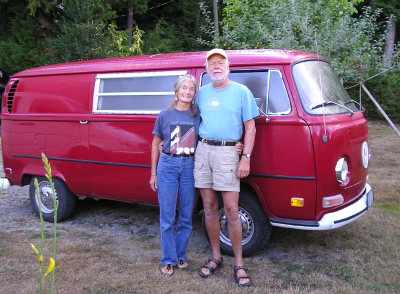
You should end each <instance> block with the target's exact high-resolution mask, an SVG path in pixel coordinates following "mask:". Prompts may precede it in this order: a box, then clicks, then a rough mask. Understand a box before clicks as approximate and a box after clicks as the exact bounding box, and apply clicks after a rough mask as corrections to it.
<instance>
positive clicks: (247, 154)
mask: <svg viewBox="0 0 400 294" xmlns="http://www.w3.org/2000/svg"><path fill="white" fill-rule="evenodd" d="M242 155H243V156H246V157H247V158H248V159H250V154H249V153H243V154H242Z"/></svg>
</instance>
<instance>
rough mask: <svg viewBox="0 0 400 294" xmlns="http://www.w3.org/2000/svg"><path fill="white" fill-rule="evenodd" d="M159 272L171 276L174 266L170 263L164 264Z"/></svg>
mask: <svg viewBox="0 0 400 294" xmlns="http://www.w3.org/2000/svg"><path fill="white" fill-rule="evenodd" d="M161 273H162V274H163V275H167V276H172V275H173V274H174V267H173V265H172V264H167V265H164V266H163V267H162V268H161Z"/></svg>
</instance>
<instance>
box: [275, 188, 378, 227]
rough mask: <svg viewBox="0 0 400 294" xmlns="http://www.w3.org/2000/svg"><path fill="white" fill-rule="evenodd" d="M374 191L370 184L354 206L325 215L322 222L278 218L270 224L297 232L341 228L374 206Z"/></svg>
mask: <svg viewBox="0 0 400 294" xmlns="http://www.w3.org/2000/svg"><path fill="white" fill-rule="evenodd" d="M373 201H374V191H373V189H372V188H371V186H370V185H369V184H366V185H365V189H364V191H363V193H362V194H361V196H360V198H359V199H358V200H357V201H356V202H354V203H353V204H351V205H349V206H347V207H345V208H343V209H341V210H338V211H335V212H331V213H327V214H325V215H324V216H323V217H322V219H321V220H320V221H298V220H286V219H278V218H270V220H269V221H270V223H271V225H273V226H276V227H282V228H290V229H297V230H310V231H324V230H331V229H336V228H340V227H342V226H344V225H347V224H348V223H351V222H352V221H354V220H356V219H358V218H359V217H360V216H362V215H363V214H364V213H366V212H367V210H368V209H369V208H370V207H371V206H372V203H373Z"/></svg>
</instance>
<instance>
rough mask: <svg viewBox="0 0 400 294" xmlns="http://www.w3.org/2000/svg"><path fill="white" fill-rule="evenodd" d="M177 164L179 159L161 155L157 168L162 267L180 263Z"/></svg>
mask: <svg viewBox="0 0 400 294" xmlns="http://www.w3.org/2000/svg"><path fill="white" fill-rule="evenodd" d="M177 162H178V160H177V158H174V157H171V156H168V155H164V154H161V157H160V160H159V163H158V167H157V185H158V202H159V205H160V231H161V251H162V258H161V265H162V266H165V265H167V264H172V265H176V264H177V263H178V258H177V255H176V244H175V229H174V225H175V211H176V200H177V194H178V182H179V164H177Z"/></svg>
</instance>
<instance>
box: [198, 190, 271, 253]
mask: <svg viewBox="0 0 400 294" xmlns="http://www.w3.org/2000/svg"><path fill="white" fill-rule="evenodd" d="M239 217H240V221H241V223H242V254H243V257H248V256H251V255H255V254H256V253H257V252H259V251H260V250H261V249H263V248H264V247H265V245H267V243H268V241H269V238H270V236H271V230H272V227H271V224H270V223H269V221H268V218H267V217H266V216H265V213H264V210H263V209H262V206H261V204H260V202H259V201H258V199H257V197H256V195H255V194H254V193H252V192H251V191H248V190H243V191H242V192H240V196H239ZM218 219H219V224H220V235H219V239H220V246H221V253H222V254H226V255H229V256H234V254H233V248H232V243H231V241H230V239H229V232H228V220H227V218H226V215H225V211H224V204H223V201H222V196H221V195H220V194H219V195H218ZM202 224H203V231H204V234H205V236H206V238H207V240H208V241H210V239H209V237H208V233H207V228H206V224H205V215H204V214H203V219H202Z"/></svg>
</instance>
